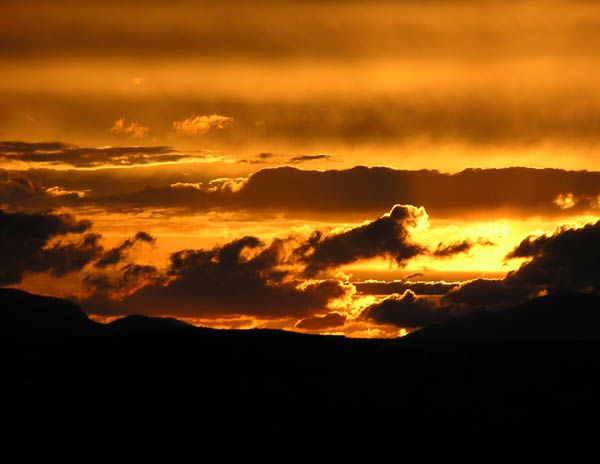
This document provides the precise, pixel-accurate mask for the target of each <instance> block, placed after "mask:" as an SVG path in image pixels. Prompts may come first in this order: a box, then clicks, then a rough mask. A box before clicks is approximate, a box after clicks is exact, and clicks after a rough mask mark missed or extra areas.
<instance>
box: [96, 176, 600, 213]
mask: <svg viewBox="0 0 600 464" xmlns="http://www.w3.org/2000/svg"><path fill="white" fill-rule="evenodd" d="M291 186H293V188H291ZM508 186H510V188H508ZM566 192H569V193H572V194H573V196H574V198H575V200H574V204H573V205H571V207H569V208H568V209H567V210H566V209H563V208H561V207H560V206H559V205H558V204H557V202H556V200H557V198H558V197H559V195H561V194H565V193H566ZM598 195H600V173H599V172H586V171H564V170H560V169H530V168H506V169H468V170H465V171H462V172H459V173H456V174H446V173H440V172H437V171H430V170H422V171H404V170H395V169H390V168H381V167H375V168H367V167H364V166H357V167H355V168H352V169H347V170H339V171H338V170H328V171H304V170H299V169H295V168H292V167H281V168H274V169H263V170H261V171H258V172H257V173H255V174H253V175H252V176H250V177H249V179H248V182H247V183H246V184H245V185H244V186H243V187H242V188H241V189H240V190H239V191H237V192H226V191H217V192H213V193H209V192H203V191H199V190H197V189H196V190H192V189H189V190H188V191H186V190H178V189H174V188H171V187H147V188H145V189H143V190H140V191H138V192H134V193H129V194H119V195H114V196H111V197H105V198H102V199H99V200H98V202H99V204H101V205H104V206H105V207H107V208H113V207H131V208H138V207H181V208H186V209H190V210H194V211H203V210H210V209H215V208H223V209H236V210H238V209H244V210H261V211H277V212H284V213H285V214H287V215H312V216H316V215H321V216H322V215H327V216H328V217H332V216H336V215H337V216H342V215H346V217H347V215H348V214H355V215H358V214H375V213H378V212H379V211H382V210H386V209H387V208H389V205H390V204H396V203H403V204H413V205H425V206H426V208H427V211H428V212H429V213H430V214H431V215H434V216H435V217H438V218H444V217H456V216H457V215H461V216H464V215H465V214H470V213H471V214H479V215H489V216H492V215H493V216H494V217H497V215H498V212H505V213H506V214H510V215H511V216H518V215H521V216H530V215H531V214H536V215H548V216H552V215H554V216H556V215H564V214H575V213H583V212H589V211H597V209H598V202H597V198H598Z"/></svg>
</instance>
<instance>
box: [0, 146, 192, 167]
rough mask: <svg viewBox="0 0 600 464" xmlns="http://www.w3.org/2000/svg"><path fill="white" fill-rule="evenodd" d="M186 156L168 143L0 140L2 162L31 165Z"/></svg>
mask: <svg viewBox="0 0 600 464" xmlns="http://www.w3.org/2000/svg"><path fill="white" fill-rule="evenodd" d="M186 158H190V156H189V155H184V154H182V153H177V152H176V150H174V149H172V148H170V147H165V146H155V147H99V148H84V147H77V146H75V145H68V144H64V143H60V142H50V143H29V142H0V161H4V162H13V163H14V162H23V163H28V164H32V165H36V164H39V165H49V166H56V165H65V166H72V167H76V168H95V167H99V166H135V165H144V164H150V163H164V162H174V161H180V160H183V159H186Z"/></svg>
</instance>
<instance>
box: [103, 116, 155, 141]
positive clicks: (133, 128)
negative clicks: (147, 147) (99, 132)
mask: <svg viewBox="0 0 600 464" xmlns="http://www.w3.org/2000/svg"><path fill="white" fill-rule="evenodd" d="M110 131H111V132H112V133H113V134H121V135H130V136H131V137H134V138H137V139H141V138H144V137H145V136H146V134H148V132H149V131H150V128H149V127H148V126H144V125H142V124H140V123H139V122H137V121H131V122H130V123H127V121H126V120H125V118H119V119H117V120H116V121H115V122H114V124H113V126H112V127H111V128H110Z"/></svg>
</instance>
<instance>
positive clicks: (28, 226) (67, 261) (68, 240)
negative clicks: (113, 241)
mask: <svg viewBox="0 0 600 464" xmlns="http://www.w3.org/2000/svg"><path fill="white" fill-rule="evenodd" d="M91 227H92V223H91V222H90V221H87V220H77V219H76V218H75V217H74V216H71V215H68V214H54V213H50V212H42V213H25V212H15V213H8V212H5V211H2V210H0V256H1V257H2V268H1V269H0V285H11V284H17V283H19V282H21V280H22V279H23V277H24V276H25V275H26V274H37V273H47V274H50V275H52V276H55V277H62V276H64V275H66V274H69V273H71V272H75V271H81V270H83V269H84V268H85V267H86V266H87V265H89V264H94V265H95V266H94V267H96V268H102V269H105V268H108V267H111V266H116V265H120V264H123V268H122V269H121V275H122V278H123V279H124V283H123V285H124V284H125V283H127V282H129V281H131V280H132V279H133V278H134V277H136V275H139V274H140V273H141V272H142V271H143V270H144V266H140V265H136V264H133V263H128V262H127V261H128V258H129V256H128V255H129V253H130V251H131V249H132V248H133V247H134V246H135V245H136V244H138V243H140V242H146V243H153V242H154V238H153V237H152V236H151V235H149V234H147V233H146V232H138V233H137V234H136V235H135V236H134V237H132V238H130V239H127V240H125V241H124V242H123V243H121V244H120V245H119V246H117V247H115V248H113V249H111V250H108V251H106V250H104V247H103V246H102V245H101V243H100V242H101V239H102V236H101V235H100V234H97V233H91V232H89V230H90V229H91ZM84 281H85V277H84ZM100 285H101V282H100V280H98V282H96V284H95V286H100Z"/></svg>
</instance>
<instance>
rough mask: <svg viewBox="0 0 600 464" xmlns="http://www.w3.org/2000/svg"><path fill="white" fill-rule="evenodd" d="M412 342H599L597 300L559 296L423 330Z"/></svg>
mask: <svg viewBox="0 0 600 464" xmlns="http://www.w3.org/2000/svg"><path fill="white" fill-rule="evenodd" d="M406 339H407V340H411V341H421V342H425V341H453V342H490V341H492V342H510V341H600V296H598V295H594V294H583V293H576V292H566V291H564V292H558V293H553V294H550V295H546V296H543V297H539V298H535V299H532V300H529V301H527V302H525V303H522V304H520V305H518V306H516V307H514V308H511V309H504V310H497V311H478V312H476V313H472V314H469V315H467V316H464V317H460V318H456V319H452V320H450V321H446V322H444V323H440V324H436V325H431V326H429V327H425V328H424V329H421V330H419V331H417V332H414V333H412V334H410V335H409V336H408V337H407V338H406Z"/></svg>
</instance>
